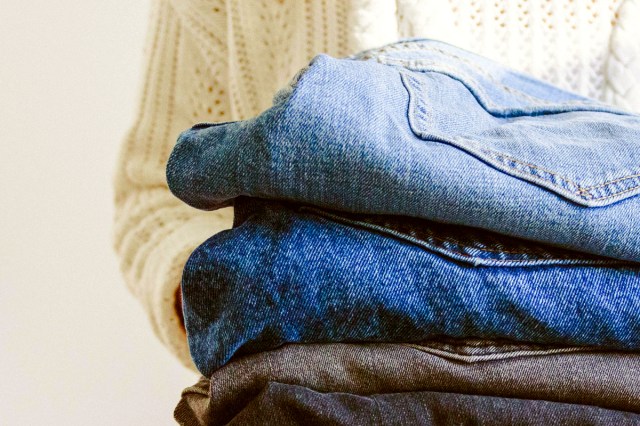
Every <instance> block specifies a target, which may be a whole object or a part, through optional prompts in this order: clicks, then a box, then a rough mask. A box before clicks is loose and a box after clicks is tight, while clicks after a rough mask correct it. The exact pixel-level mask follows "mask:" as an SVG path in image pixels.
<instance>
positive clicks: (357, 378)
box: [174, 340, 640, 425]
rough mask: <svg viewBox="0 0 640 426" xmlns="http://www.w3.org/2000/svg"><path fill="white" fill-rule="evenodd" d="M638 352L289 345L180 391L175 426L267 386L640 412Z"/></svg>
mask: <svg viewBox="0 0 640 426" xmlns="http://www.w3.org/2000/svg"><path fill="white" fill-rule="evenodd" d="M638 377H640V354H637V353H621V352H603V351H593V350H588V349H585V348H544V347H538V346H535V345H515V344H509V343H505V342H490V341H472V340H465V341H456V340H449V341H441V342H425V343H423V344H420V345H417V344H416V345H412V344H343V343H328V344H288V345H284V346H282V347H280V348H278V349H275V350H272V351H265V352H260V353H257V354H253V355H248V356H244V357H240V358H238V359H236V360H234V361H232V362H230V363H229V364H227V365H226V366H224V367H222V368H221V369H219V370H217V371H216V372H214V373H213V374H212V375H211V376H210V377H205V376H201V377H200V380H199V381H198V383H196V384H194V385H193V386H190V387H188V388H186V389H184V390H183V392H182V397H181V399H180V401H179V402H178V404H177V406H176V408H175V411H174V417H175V418H176V420H178V422H179V423H180V424H183V425H209V424H210V425H221V424H226V423H228V422H229V421H231V420H232V419H233V418H235V417H236V416H237V415H238V414H239V413H240V412H241V411H242V410H243V409H244V408H245V407H246V406H247V405H248V404H250V403H251V401H252V400H254V399H255V398H256V397H257V396H258V395H259V393H260V392H261V390H262V389H263V388H265V386H267V385H268V383H269V382H280V383H288V384H291V385H299V386H303V387H307V388H311V389H314V390H316V391H319V392H343V393H350V394H355V395H371V394H385V393H398V392H422V391H435V392H449V393H462V394H476V395H488V396H496V397H502V398H518V399H536V400H547V401H555V402H563V403H570V404H580V405H593V406H599V407H603V408H607V409H611V410H619V411H627V412H633V413H640V387H638V386H637V378H638Z"/></svg>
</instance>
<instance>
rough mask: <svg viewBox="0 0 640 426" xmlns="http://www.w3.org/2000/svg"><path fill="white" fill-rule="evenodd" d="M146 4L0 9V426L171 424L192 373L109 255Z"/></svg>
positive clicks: (94, 1)
mask: <svg viewBox="0 0 640 426" xmlns="http://www.w3.org/2000/svg"><path fill="white" fill-rule="evenodd" d="M148 11H149V0H146V1H140V0H136V1H130V0H112V1H101V0H84V1H72V0H60V1H55V2H52V1H48V0H31V1H20V0H13V1H12V0H2V1H0V20H1V22H2V24H0V61H1V65H0V203H1V204H0V424H3V425H17V424H24V425H27V424H29V425H31V424H33V425H35V424H46V425H62V424H64V425H82V424H88V423H91V424H96V425H165V424H166V425H171V424H175V422H174V420H173V417H172V416H173V409H174V407H175V405H176V403H177V402H178V400H179V398H180V392H181V390H182V389H183V388H185V387H187V386H189V385H191V384H193V383H195V381H196V380H197V376H196V375H194V373H192V372H190V371H188V370H187V369H185V368H184V367H182V366H181V365H180V364H179V363H178V361H176V360H174V359H173V357H172V356H171V355H170V354H169V352H168V351H167V350H166V349H164V347H163V346H162V345H161V344H160V342H159V341H157V340H156V338H155V336H154V335H153V334H152V331H151V327H150V326H149V325H148V322H147V321H148V320H147V318H146V315H145V314H144V312H143V310H142V308H141V306H140V305H139V304H138V302H137V301H136V300H135V299H134V298H133V296H131V295H130V294H129V293H128V290H127V289H126V287H125V284H124V282H123V281H122V278H121V277H120V274H119V271H118V266H117V263H116V260H115V255H114V254H113V252H112V249H111V231H112V215H113V207H112V188H111V179H112V176H113V172H114V167H115V157H116V153H117V150H118V147H119V144H120V141H121V140H122V138H123V136H124V134H125V132H126V130H127V128H128V127H129V126H130V125H131V123H132V120H133V113H134V108H135V102H136V100H137V99H136V96H137V91H138V86H139V84H140V83H141V72H142V70H141V67H142V54H143V51H142V48H143V45H144V37H145V32H146V28H147V18H148Z"/></svg>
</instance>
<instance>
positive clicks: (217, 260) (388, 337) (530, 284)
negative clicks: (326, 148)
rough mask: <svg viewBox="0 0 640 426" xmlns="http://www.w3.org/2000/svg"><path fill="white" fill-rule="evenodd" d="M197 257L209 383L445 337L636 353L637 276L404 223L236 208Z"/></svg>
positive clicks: (189, 276) (188, 290) (192, 301)
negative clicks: (349, 349) (322, 349)
mask: <svg viewBox="0 0 640 426" xmlns="http://www.w3.org/2000/svg"><path fill="white" fill-rule="evenodd" d="M235 213H236V217H235V223H234V228H233V229H231V230H227V231H223V232H221V233H219V234H217V235H214V236H213V237H211V238H210V239H208V240H207V241H206V242H204V243H203V244H202V245H201V246H200V247H198V248H197V249H196V250H195V251H194V252H193V254H192V255H191V257H190V258H189V260H188V262H187V264H186V267H185V269H184V274H183V280H182V291H183V307H184V314H185V325H186V329H187V334H188V340H189V347H190V351H191V355H192V357H193V359H194V361H195V364H196V366H197V367H198V369H199V370H200V371H201V373H202V374H203V375H205V376H206V377H209V376H210V375H211V374H212V373H213V372H214V371H216V370H217V369H219V368H220V367H222V366H223V365H224V364H225V363H227V362H228V361H229V360H230V359H231V358H232V357H233V356H235V355H242V354H248V353H255V352H259V351H264V350H268V349H273V348H275V347H278V346H280V345H282V344H284V343H288V342H302V343H310V342H316V343H317V342H419V341H422V340H426V339H432V338H437V337H438V336H451V337H460V338H467V337H476V338H485V339H493V338H498V339H507V340H511V341H521V342H534V343H540V344H549V345H564V346H570V345H579V346H581V345H591V346H597V347H601V348H608V349H618V350H639V349H640V318H639V315H638V312H640V265H638V264H636V263H633V264H624V263H621V262H619V261H616V260H614V259H606V258H601V257H596V256H592V255H587V254H583V253H578V252H570V251H567V250H563V249H558V248H553V247H550V246H545V245H542V244H535V243H531V242H528V241H523V240H518V239H513V238H509V237H503V236H501V235H498V234H495V233H490V232H488V231H482V230H478V229H473V228H468V227H460V226H454V225H443V224H439V223H436V222H430V221H426V220H423V219H409V218H403V217H397V216H361V215H350V216H347V215H344V214H338V213H336V212H327V211H322V210H318V209H316V208H314V207H309V206H300V205H297V204H284V203H276V202H271V201H264V200H258V199H251V198H245V197H241V198H239V199H238V200H237V201H236V209H235Z"/></svg>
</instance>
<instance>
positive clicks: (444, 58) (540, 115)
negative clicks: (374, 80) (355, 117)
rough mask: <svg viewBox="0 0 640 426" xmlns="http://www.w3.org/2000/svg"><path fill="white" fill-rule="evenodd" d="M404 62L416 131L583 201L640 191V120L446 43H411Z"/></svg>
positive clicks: (600, 202)
mask: <svg viewBox="0 0 640 426" xmlns="http://www.w3.org/2000/svg"><path fill="white" fill-rule="evenodd" d="M376 60H377V61H378V62H381V63H383V64H386V65H391V66H397V67H398V70H399V72H400V75H401V78H402V82H403V84H404V86H405V88H406V89H407V92H408V94H409V106H408V120H409V125H410V127H411V130H412V131H413V133H414V134H415V135H416V136H418V137H419V138H421V139H423V140H425V141H428V142H437V143H448V144H450V145H453V146H455V147H457V148H459V149H462V150H464V151H466V152H468V153H469V154H471V155H473V156H475V157H477V158H479V159H480V160H482V161H484V162H485V163H487V164H488V165H490V166H492V167H494V168H496V169H498V170H501V171H503V172H505V173H508V174H509V175H511V176H514V177H517V178H519V179H523V180H526V181H529V182H531V183H534V184H536V185H539V186H541V187H544V188H546V189H548V190H550V191H552V192H554V193H556V194H558V195H560V196H562V197H564V198H566V199H568V200H571V201H573V202H575V203H578V204H580V205H583V206H588V207H597V206H606V205H610V204H612V203H615V202H618V201H621V200H624V199H627V198H630V197H633V196H635V195H638V194H639V193H640V117H639V116H638V115H635V114H631V113H629V112H627V111H624V110H621V109H618V108H615V107H613V106H610V105H606V104H603V103H600V102H598V101H595V100H593V99H589V98H584V97H581V96H578V95H575V94H573V93H570V92H566V91H563V90H561V89H559V88H557V87H554V86H551V85H549V84H547V83H544V82H542V81H539V80H536V79H534V78H532V77H529V76H526V75H524V74H522V73H518V72H516V71H513V70H511V69H508V68H506V67H503V66H501V65H499V64H497V63H495V62H492V61H490V60H488V59H486V58H482V57H480V56H478V55H475V54H472V53H470V52H466V51H464V50H462V49H457V48H455V47H453V46H450V45H446V44H444V43H437V42H422V43H421V42H408V43H407V44H406V45H405V46H404V48H402V47H399V48H397V50H394V49H392V50H391V51H387V52H384V53H382V54H380V55H379V56H378V57H376Z"/></svg>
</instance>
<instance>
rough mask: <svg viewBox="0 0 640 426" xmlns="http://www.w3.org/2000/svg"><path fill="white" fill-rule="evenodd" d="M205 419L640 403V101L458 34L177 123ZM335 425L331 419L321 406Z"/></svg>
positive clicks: (467, 415)
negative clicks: (531, 65) (596, 94)
mask: <svg viewBox="0 0 640 426" xmlns="http://www.w3.org/2000/svg"><path fill="white" fill-rule="evenodd" d="M167 180H168V183H169V187H170V189H171V191H172V192H173V193H174V194H175V195H176V196H177V197H178V198H180V199H181V200H183V201H184V202H185V203H187V204H189V205H191V206H193V207H196V208H199V209H203V210H214V209H218V208H221V207H225V206H229V205H233V206H234V223H233V228H232V229H230V230H226V231H223V232H220V233H218V234H215V235H213V236H212V237H211V238H209V239H208V240H207V241H205V242H204V243H203V244H202V245H200V246H199V247H198V248H197V249H196V250H195V251H194V252H193V253H192V255H191V256H190V258H189V260H188V262H187V264H186V266H185V269H184V272H183V278H182V295H183V310H184V318H185V327H186V329H187V336H188V341H189V348H190V352H191V355H192V358H193V360H194V363H195V365H196V366H197V368H198V370H199V371H200V372H201V373H202V377H201V379H200V381H199V382H198V383H197V384H195V385H193V386H191V387H189V388H187V389H185V390H184V391H183V393H182V399H181V400H180V402H179V403H178V406H177V407H176V409H175V413H174V414H175V418H176V419H177V420H178V421H179V422H180V423H181V424H185V425H190V424H216V425H218V424H289V423H292V422H294V423H295V422H298V421H302V419H304V422H305V423H311V424H326V423H331V424H452V423H453V424H459V423H469V422H470V423H473V424H514V423H516V424H549V423H553V424H556V423H559V424H640V385H639V384H638V379H639V378H640V354H639V352H638V351H639V350H640V116H638V115H635V114H632V113H630V112H628V111H625V110H621V109H618V108H615V107H613V106H610V105H607V104H603V103H600V102H598V101H595V100H592V99H589V98H584V97H581V96H578V95H576V94H573V93H569V92H567V91H564V90H561V89H559V88H557V87H554V86H551V85H549V84H547V83H545V82H542V81H539V80H536V79H534V78H532V77H529V76H527V75H524V74H522V73H519V72H516V71H514V70H511V69H508V68H506V67H504V66H502V65H500V64H497V63H495V62H493V61H490V60H488V59H486V58H483V57H481V56H478V55H475V54H473V53H471V52H468V51H465V50H462V49H459V48H456V47H454V46H451V45H448V44H446V43H442V42H438V41H434V40H427V39H410V40H403V41H400V42H397V43H393V44H390V45H387V46H384V47H381V48H378V49H373V50H369V51H365V52H361V53H359V54H356V55H354V56H352V57H348V58H343V59H336V58H332V57H330V56H327V55H318V56H316V57H315V58H314V59H313V60H312V61H311V63H310V64H309V65H308V66H307V67H305V68H304V69H302V70H300V72H299V73H298V74H297V75H296V76H295V77H294V78H293V80H292V81H291V83H290V84H289V85H288V86H287V87H285V88H283V89H281V90H280V91H279V92H278V93H277V94H276V95H275V97H274V102H273V106H272V107H271V108H270V109H268V110H266V111H265V112H263V113H262V114H261V115H259V116H257V117H255V118H253V119H249V120H246V121H234V122H225V123H201V124H197V125H195V126H193V127H192V128H191V129H188V130H186V131H184V132H183V133H181V134H180V136H179V138H178V142H177V144H176V146H175V147H174V149H173V152H172V153H171V156H170V158H169V162H168V164H167ZM314 422H316V423H314Z"/></svg>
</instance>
